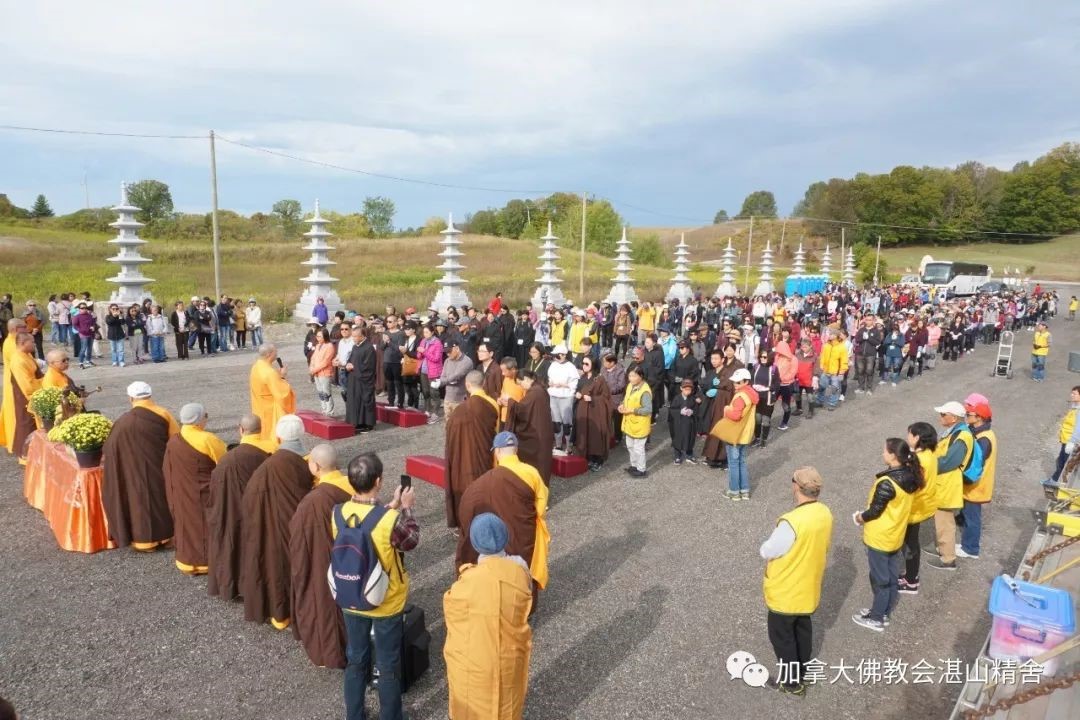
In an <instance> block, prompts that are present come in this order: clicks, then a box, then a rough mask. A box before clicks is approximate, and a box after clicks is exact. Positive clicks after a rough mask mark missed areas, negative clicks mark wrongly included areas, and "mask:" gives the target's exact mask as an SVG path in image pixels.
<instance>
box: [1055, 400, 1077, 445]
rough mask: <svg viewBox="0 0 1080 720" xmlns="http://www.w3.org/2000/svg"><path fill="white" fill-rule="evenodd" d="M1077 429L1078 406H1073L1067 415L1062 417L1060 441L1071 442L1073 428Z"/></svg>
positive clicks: (1059, 432) (1063, 442)
mask: <svg viewBox="0 0 1080 720" xmlns="http://www.w3.org/2000/svg"><path fill="white" fill-rule="evenodd" d="M1075 429H1076V408H1073V409H1072V410H1070V411H1069V412H1067V413H1065V417H1063V418H1062V419H1061V429H1059V430H1058V442H1059V443H1061V444H1062V445H1065V444H1067V443H1068V442H1069V438H1071V437H1072V434H1073V430H1075Z"/></svg>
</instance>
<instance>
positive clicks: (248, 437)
mask: <svg viewBox="0 0 1080 720" xmlns="http://www.w3.org/2000/svg"><path fill="white" fill-rule="evenodd" d="M261 435H262V422H261V421H260V420H259V417H258V415H245V416H244V417H242V418H241V419H240V444H239V445H237V446H236V447H234V448H233V449H232V450H229V451H228V452H226V453H225V457H223V458H221V460H220V461H219V462H218V464H217V467H215V468H214V471H213V472H211V473H210V507H208V508H207V510H206V532H207V559H208V560H209V561H210V562H209V564H210V572H209V573H208V574H207V576H206V592H208V593H209V594H211V595H218V596H220V597H221V598H223V599H225V600H232V599H234V598H236V597H239V595H240V546H241V530H240V523H241V520H240V519H241V517H242V515H243V500H244V488H246V487H247V484H248V481H249V480H251V476H252V475H253V474H254V473H255V471H256V470H257V469H258V467H259V466H260V465H262V464H263V461H264V460H266V458H268V457H270V453H271V452H273V448H272V447H271V448H270V449H269V450H267V449H266V448H265V447H264V446H263V444H262V439H261V437H260V436H261Z"/></svg>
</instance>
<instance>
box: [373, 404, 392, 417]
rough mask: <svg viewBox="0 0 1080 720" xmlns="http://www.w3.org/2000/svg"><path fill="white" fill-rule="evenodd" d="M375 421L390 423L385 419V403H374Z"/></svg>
mask: <svg viewBox="0 0 1080 720" xmlns="http://www.w3.org/2000/svg"><path fill="white" fill-rule="evenodd" d="M375 419H376V420H378V421H379V422H390V421H389V420H387V419H386V403H384V402H377V403H375Z"/></svg>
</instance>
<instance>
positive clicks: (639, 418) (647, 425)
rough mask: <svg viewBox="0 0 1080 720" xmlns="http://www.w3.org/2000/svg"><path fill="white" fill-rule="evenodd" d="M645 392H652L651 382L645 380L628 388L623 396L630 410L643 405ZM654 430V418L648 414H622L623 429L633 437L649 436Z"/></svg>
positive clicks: (624, 402)
mask: <svg viewBox="0 0 1080 720" xmlns="http://www.w3.org/2000/svg"><path fill="white" fill-rule="evenodd" d="M645 393H649V394H650V395H651V394H652V390H650V389H649V383H646V382H643V383H641V385H640V386H638V387H637V388H636V389H635V388H634V386H633V385H631V386H629V387H627V388H626V396H625V397H624V398H623V405H625V406H626V407H627V408H628V409H630V410H637V409H638V408H639V407H641V396H642V395H644V394H645ZM651 430H652V418H651V417H649V416H648V415H634V414H633V413H628V414H626V415H623V416H622V431H623V432H624V433H626V434H627V435H629V436H630V437H632V438H637V439H641V438H647V437H649V432H650V431H651Z"/></svg>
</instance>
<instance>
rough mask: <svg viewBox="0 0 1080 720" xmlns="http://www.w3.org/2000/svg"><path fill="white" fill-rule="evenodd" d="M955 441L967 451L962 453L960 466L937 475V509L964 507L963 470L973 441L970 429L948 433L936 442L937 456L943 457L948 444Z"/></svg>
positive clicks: (968, 459)
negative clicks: (962, 458) (962, 460)
mask: <svg viewBox="0 0 1080 720" xmlns="http://www.w3.org/2000/svg"><path fill="white" fill-rule="evenodd" d="M957 441H959V442H962V443H964V446H965V447H966V448H967V451H966V452H965V453H964V462H962V463H960V467H958V468H956V469H955V470H950V471H949V472H944V473H940V474H939V475H938V491H937V499H938V509H939V510H959V509H960V508H962V507H964V475H963V472H964V468H966V467H967V464H968V463H969V462H971V453H972V448H973V444H974V442H975V438H974V437H972V435H971V431H970V430H968V429H966V428H965V429H964V430H961V431H960V432H954V433H949V436H948V437H947V438H945V439H943V440H941V441H940V442H938V446H937V457H939V458H940V457H944V456H945V453H947V452H948V451H949V446H950V445H952V444H953V443H954V442H957Z"/></svg>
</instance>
